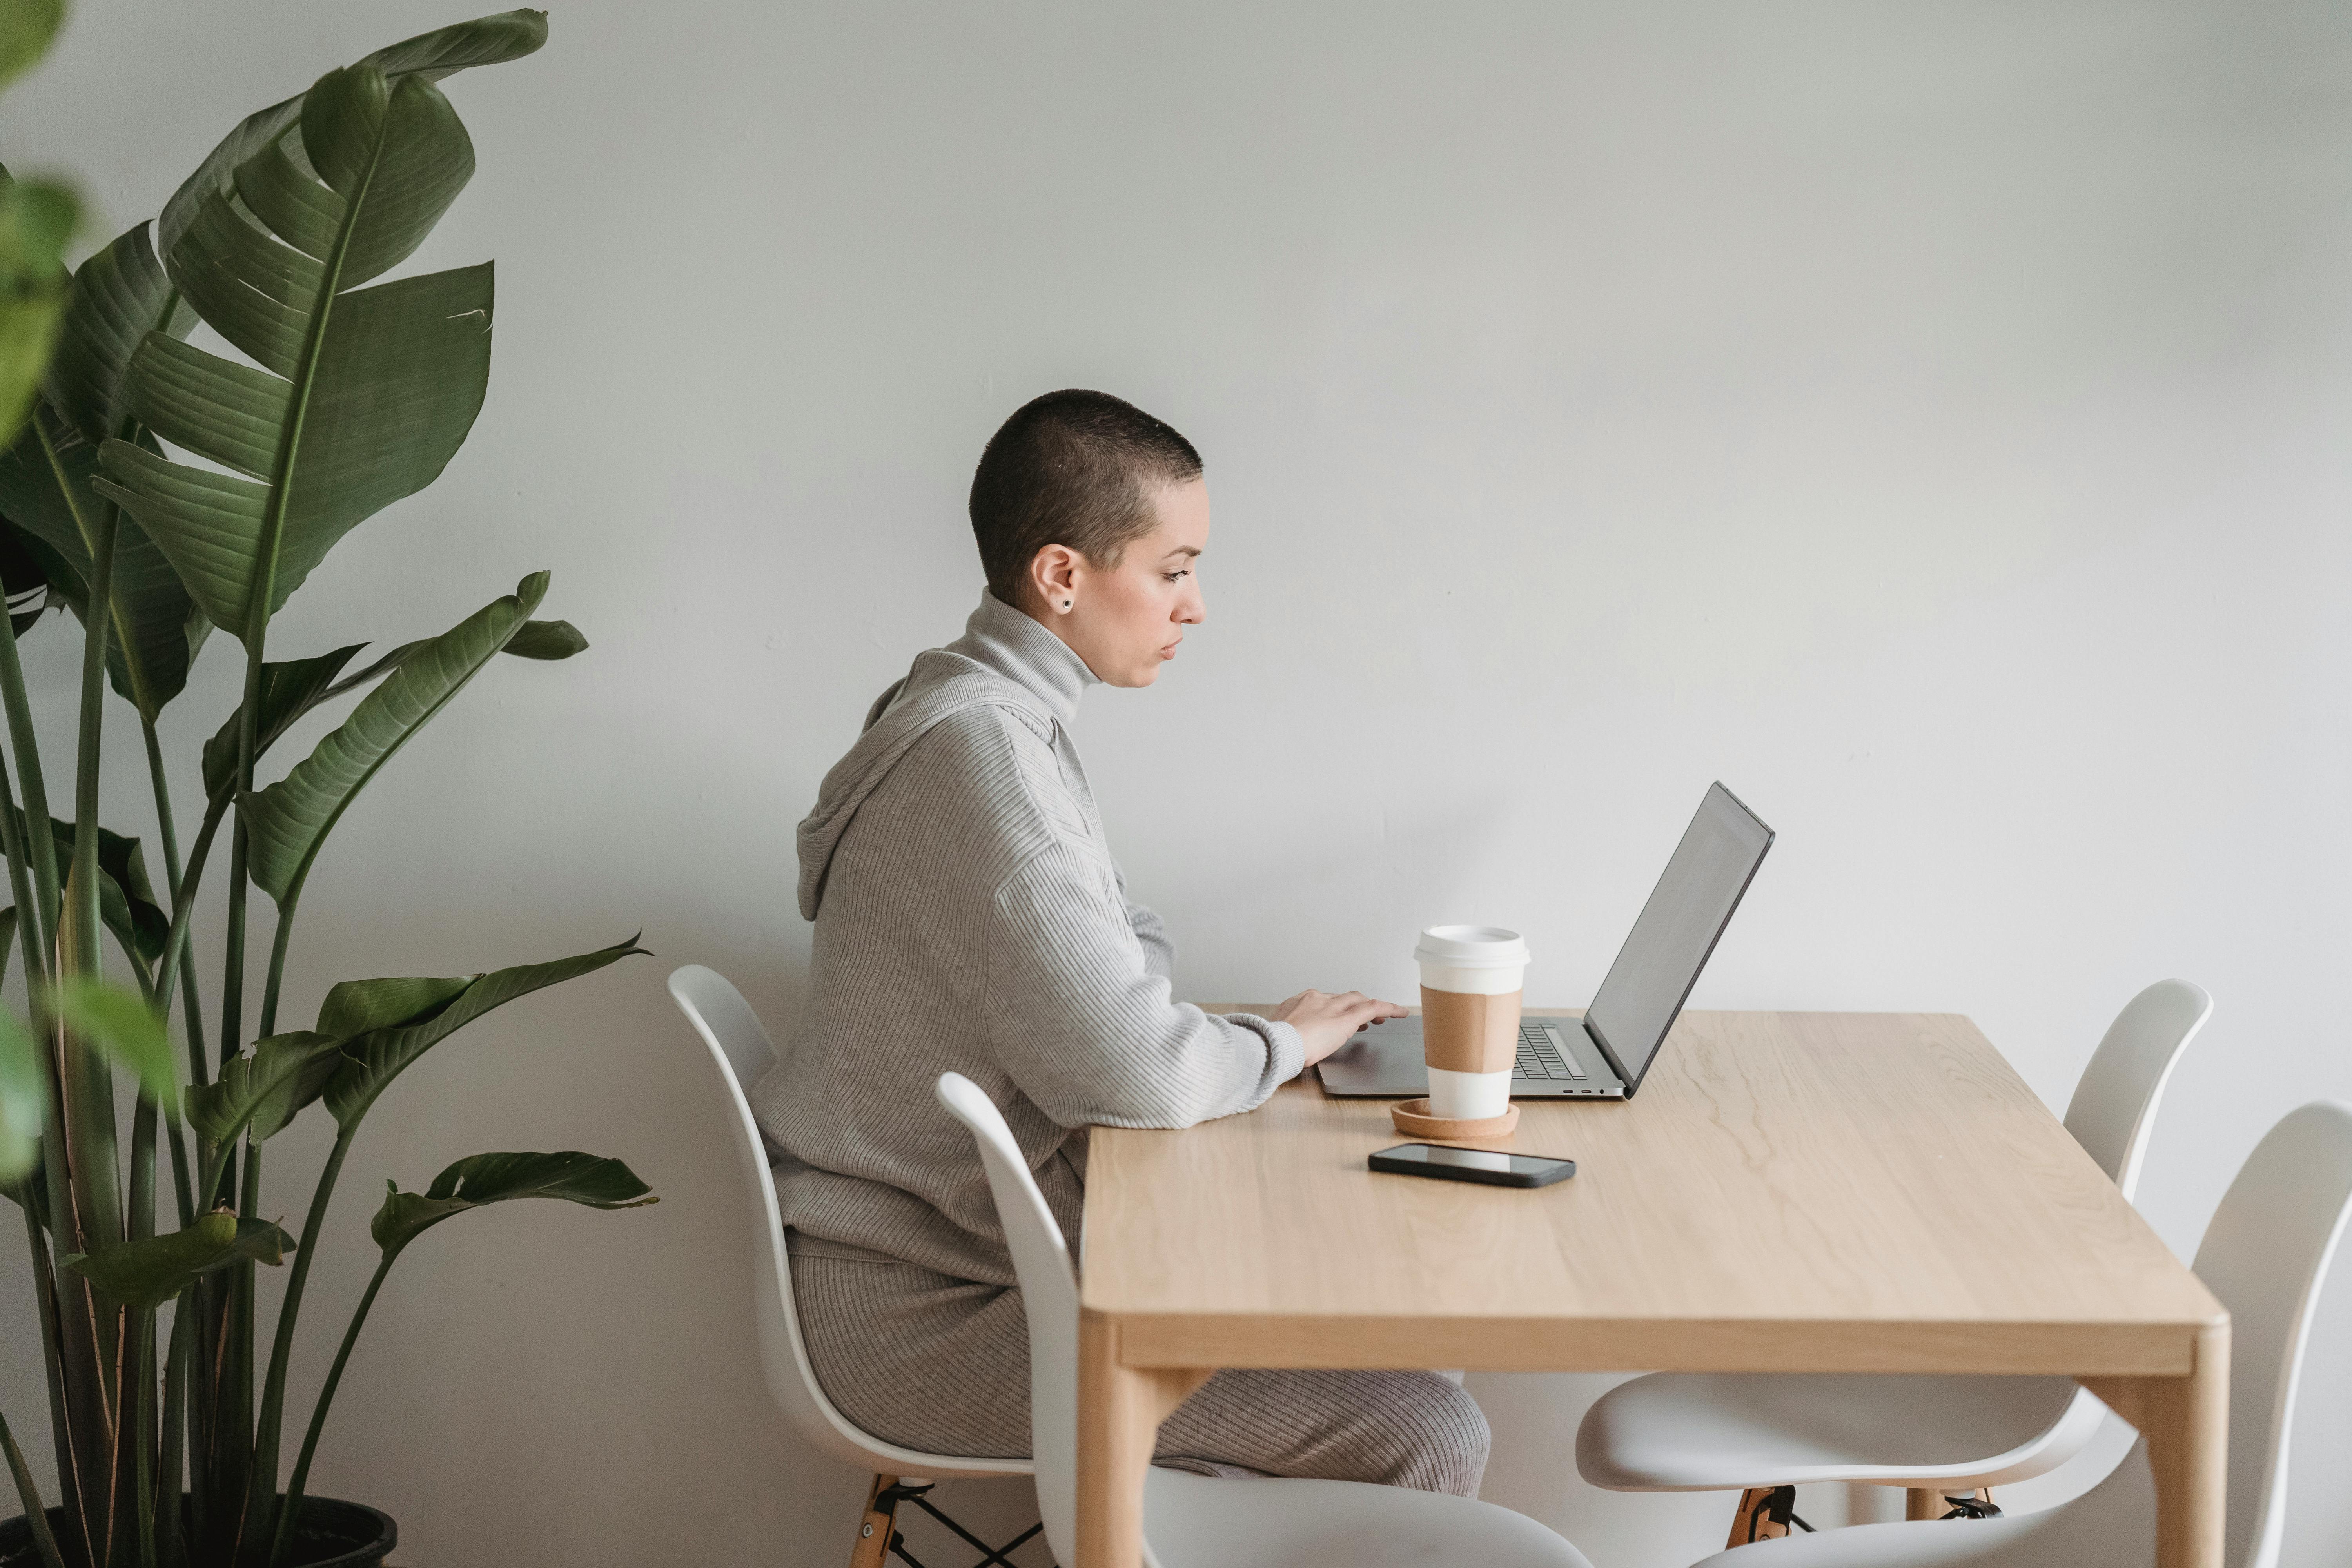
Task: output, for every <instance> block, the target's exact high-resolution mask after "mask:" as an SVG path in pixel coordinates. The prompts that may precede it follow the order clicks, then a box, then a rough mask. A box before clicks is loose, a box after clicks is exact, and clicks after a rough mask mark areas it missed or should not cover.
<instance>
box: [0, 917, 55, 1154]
mask: <svg viewBox="0 0 2352 1568" xmlns="http://www.w3.org/2000/svg"><path fill="white" fill-rule="evenodd" d="M9 912H10V913H12V914H13V913H15V911H14V910H11V911H9ZM40 1050H41V1047H40V1042H39V1041H37V1040H36V1039H34V1038H33V1037H32V1035H31V1033H30V1032H29V1031H27V1030H26V1027H25V1026H24V1025H22V1024H20V1023H18V1022H17V1021H16V1015H15V1014H13V1013H5V1012H0V1184H7V1183H12V1182H15V1181H16V1179H17V1178H18V1177H20V1176H22V1175H23V1174H24V1173H26V1172H27V1171H29V1170H31V1169H32V1168H33V1166H34V1164H35V1163H37V1161H38V1160H39V1159H40V1157H41V1121H42V1118H44V1117H45V1116H47V1114H48V1110H49V1091H48V1081H47V1075H46V1074H45V1073H43V1072H42V1070H41V1058H40Z"/></svg>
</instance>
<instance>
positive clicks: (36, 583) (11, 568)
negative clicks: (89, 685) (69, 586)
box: [0, 458, 68, 637]
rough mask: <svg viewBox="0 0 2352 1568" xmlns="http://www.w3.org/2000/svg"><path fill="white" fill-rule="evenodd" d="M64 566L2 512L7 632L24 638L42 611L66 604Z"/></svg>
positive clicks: (0, 576) (0, 552) (1, 579)
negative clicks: (61, 584)
mask: <svg viewBox="0 0 2352 1568" xmlns="http://www.w3.org/2000/svg"><path fill="white" fill-rule="evenodd" d="M0 461H5V458H0ZM63 566H64V563H62V562H60V561H58V558H57V552H54V551H52V550H51V549H49V547H48V546H47V545H46V544H43V543H41V542H39V541H38V540H37V539H35V538H34V537H33V536H32V535H31V534H29V533H26V532H25V531H23V530H22V529H20V528H18V527H17V526H16V524H15V523H13V522H10V521H8V520H7V515H6V513H5V512H0V592H5V594H6V595H8V630H9V631H10V632H11V633H12V634H13V635H15V636H16V637H23V636H24V635H25V634H26V632H27V631H30V630H31V629H32V627H33V625H34V623H35V622H37V621H38V620H39V619H40V618H41V616H42V614H43V612H45V611H47V610H48V609H49V608H51V607H52V606H53V605H62V604H64V603H65V602H66V599H67V597H68V595H66V594H62V593H60V592H58V588H57V579H58V577H59V576H60V575H67V574H65V573H64V571H63Z"/></svg>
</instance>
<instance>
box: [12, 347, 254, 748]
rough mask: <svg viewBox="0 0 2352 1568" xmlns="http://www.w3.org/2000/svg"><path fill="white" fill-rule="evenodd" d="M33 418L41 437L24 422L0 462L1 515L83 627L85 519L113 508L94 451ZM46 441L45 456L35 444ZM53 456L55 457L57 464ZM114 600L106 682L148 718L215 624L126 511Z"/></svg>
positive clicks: (72, 432) (53, 422)
mask: <svg viewBox="0 0 2352 1568" xmlns="http://www.w3.org/2000/svg"><path fill="white" fill-rule="evenodd" d="M159 341H163V342H169V341H171V340H169V339H162V340H159ZM37 417H38V418H39V420H40V422H41V429H40V430H39V431H36V430H35V429H34V428H33V427H32V426H31V424H30V422H27V424H26V428H25V430H24V432H23V433H22V434H21V435H20V436H19V437H18V438H17V440H16V443H15V444H14V445H13V446H11V447H9V448H8V449H7V451H6V452H5V453H0V515H5V516H6V517H7V519H8V521H11V522H13V523H15V524H16V526H17V527H18V528H19V529H20V530H22V531H24V532H25V533H26V535H27V536H28V537H29V539H30V540H31V541H33V542H36V543H37V544H38V545H39V547H40V549H41V550H42V551H43V552H46V553H45V554H44V556H43V557H41V559H42V561H43V564H44V568H45V570H46V571H47V574H48V576H49V582H50V587H51V589H52V590H53V591H54V592H55V593H56V595H57V596H58V600H59V602H61V603H62V604H64V605H66V607H67V608H68V609H70V610H71V611H73V613H74V616H75V617H76V618H77V619H79V620H81V621H82V622H83V624H84V625H88V624H89V623H88V614H89V592H88V579H89V568H90V552H89V542H88V541H87V540H86V539H85V538H84V537H83V533H82V520H83V519H86V518H87V519H95V518H96V517H97V516H98V514H99V511H100V509H101V508H103V507H105V506H107V505H109V504H110V502H109V501H108V500H107V499H106V498H105V497H104V496H102V495H100V493H99V491H98V489H97V488H96V487H97V484H98V483H100V482H102V481H100V480H99V479H98V476H97V473H96V469H97V467H98V449H97V447H94V446H92V445H91V444H90V443H89V441H88V440H86V439H84V438H83V437H82V434H81V432H80V431H79V430H77V429H75V428H74V427H73V426H70V425H68V424H66V423H65V422H64V421H62V420H60V419H58V417H56V416H55V414H54V412H53V411H50V410H46V409H45V410H43V411H41V412H40V413H39V414H38V415H37ZM43 434H46V435H47V437H48V441H49V447H48V449H47V450H44V448H43V447H42V445H41V440H40V437H41V436H42V435H43ZM140 450H141V452H142V456H144V457H146V458H149V459H150V460H152V461H155V462H159V463H160V462H162V461H163V458H161V457H159V456H157V455H155V454H154V453H153V452H152V451H151V450H148V449H147V448H146V447H141V448H140ZM49 451H54V452H55V453H56V455H57V461H56V463H55V464H52V463H51V462H50V461H49V457H48V453H49ZM60 470H62V471H63V473H64V476H65V480H64V483H63V484H62V485H61V484H60V483H59V482H58V472H59V471H60ZM112 598H113V605H114V629H115V635H114V636H113V637H109V638H108V639H107V649H106V671H107V677H108V679H109V681H110V683H111V684H112V686H113V687H114V689H115V690H116V691H117V692H118V693H120V694H121V697H122V698H123V700H125V701H127V702H129V703H131V706H133V707H134V708H137V709H138V710H140V711H141V712H142V714H144V715H146V716H147V717H148V718H150V719H152V718H154V717H155V716H156V715H157V714H158V713H160V712H162V711H163V705H164V704H165V703H168V702H170V701H171V700H172V699H173V698H174V697H177V696H178V695H179V694H180V692H181V690H182V689H184V688H185V686H186V685H187V679H188V668H189V667H190V666H191V665H193V664H194V662H195V657H196V650H197V649H199V648H200V647H203V646H204V641H205V636H206V634H208V633H209V632H210V631H211V630H212V623H211V622H210V621H208V620H206V619H205V616H204V614H203V612H202V611H200V610H198V609H197V608H196V605H195V601H194V599H192V598H190V597H189V595H188V590H187V588H186V586H185V585H184V584H182V583H181V581H180V576H179V574H178V573H177V572H176V571H175V570H173V566H172V563H171V562H169V561H168V560H166V559H165V558H164V556H163V552H162V551H160V550H158V549H156V548H155V542H154V541H153V540H152V539H151V538H149V537H148V535H147V532H146V531H145V530H144V529H142V527H140V525H139V521H138V519H137V518H136V517H134V516H132V515H131V513H129V512H128V511H126V512H123V513H122V514H121V517H120V519H119V520H118V521H117V523H116V533H115V542H114V586H113V595H112Z"/></svg>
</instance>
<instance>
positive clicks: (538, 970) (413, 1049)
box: [327, 937, 646, 1128]
mask: <svg viewBox="0 0 2352 1568" xmlns="http://www.w3.org/2000/svg"><path fill="white" fill-rule="evenodd" d="M645 951H646V950H645V949H644V948H641V947H639V946H638V945H637V939H636V938H635V937H631V938H630V939H629V940H628V941H626V942H615V943H614V944H613V945H612V946H611V947H601V948H598V949H597V950H596V951H595V952H583V953H580V954H578V955H576V956H574V957H572V958H558V959H553V960H551V961H550V962H548V963H526V964H522V965H520V966H519V967H517V968H513V969H500V970H495V971H493V972H492V973H488V974H485V975H483V976H482V977H481V978H480V979H479V980H477V981H475V982H474V983H473V984H471V985H468V986H467V987H466V989H465V990H464V992H462V993H461V994H459V995H458V996H457V999H456V1000H454V1001H452V1002H451V1003H450V1004H449V1005H447V1006H446V1007H444V1008H442V1009H441V1010H440V1011H439V1012H437V1013H436V1014H434V1015H433V1016H431V1017H430V1018H427V1019H426V1020H425V1021H424V1022H423V1023H419V1024H411V1025H408V1026H405V1027H403V1028H394V1029H378V1030H375V1031H374V1032H373V1033H371V1034H365V1035H362V1036H361V1037H359V1038H357V1039H355V1040H351V1041H347V1042H345V1044H344V1046H343V1055H344V1056H345V1057H346V1058H348V1059H347V1060H346V1061H345V1062H344V1063H343V1065H342V1067H341V1068H339V1069H337V1071H336V1073H335V1077H334V1081H333V1082H331V1083H330V1084H329V1085H328V1086H327V1110H329V1111H330V1112H331V1113H332V1114H333V1116H334V1118H335V1121H336V1122H337V1124H338V1125H340V1126H342V1127H344V1128H350V1127H352V1126H353V1125H355V1124H356V1123H357V1122H358V1121H359V1120H360V1118H362V1116H365V1115H366V1114H367V1112H368V1107H370V1106H372V1105H373V1104H374V1103H375V1101H376V1097H377V1096H378V1095H380V1094H382V1093H383V1091H384V1089H386V1088H388V1087H390V1085H391V1083H392V1080H393V1079H396V1078H398V1077H399V1076H400V1075H401V1074H402V1073H404V1072H405V1071H406V1070H408V1068H409V1066H410V1064H412V1063H414V1062H415V1060H416V1058H419V1057H421V1056H423V1055H424V1054H425V1052H426V1051H429V1050H431V1049H432V1048H433V1047H435V1046H436V1045H438V1044H440V1043H441V1042H442V1041H443V1040H446V1039H447V1038H448V1037H450V1036H451V1035H454V1034H456V1033H457V1031H458V1030H460V1029H462V1028H464V1027H465V1026H467V1025H468V1024H470V1023H472V1022H473V1021H474V1020H475V1019H477V1018H478V1017H480V1016H482V1015H483V1014H485V1013H488V1012H489V1011H490V1010H491V1009H492V1008H495V1007H500V1006H503V1005H506V1004H507V1003H509V1002H511V1001H513V1000H514V999H515V998H517V997H518V996H527V995H529V994H530V993H532V992H534V991H539V990H542V989H544V988H545V987H547V986H550V985H557V984H562V982H564V981H566V980H573V979H577V978H578V977H579V976H581V975H583V974H588V973H593V972H595V971H596V970H599V969H602V968H604V966H605V965H606V964H608V963H615V962H617V961H619V960H621V959H623V958H626V957H628V956H629V955H630V954H631V953H637V952H645Z"/></svg>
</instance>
